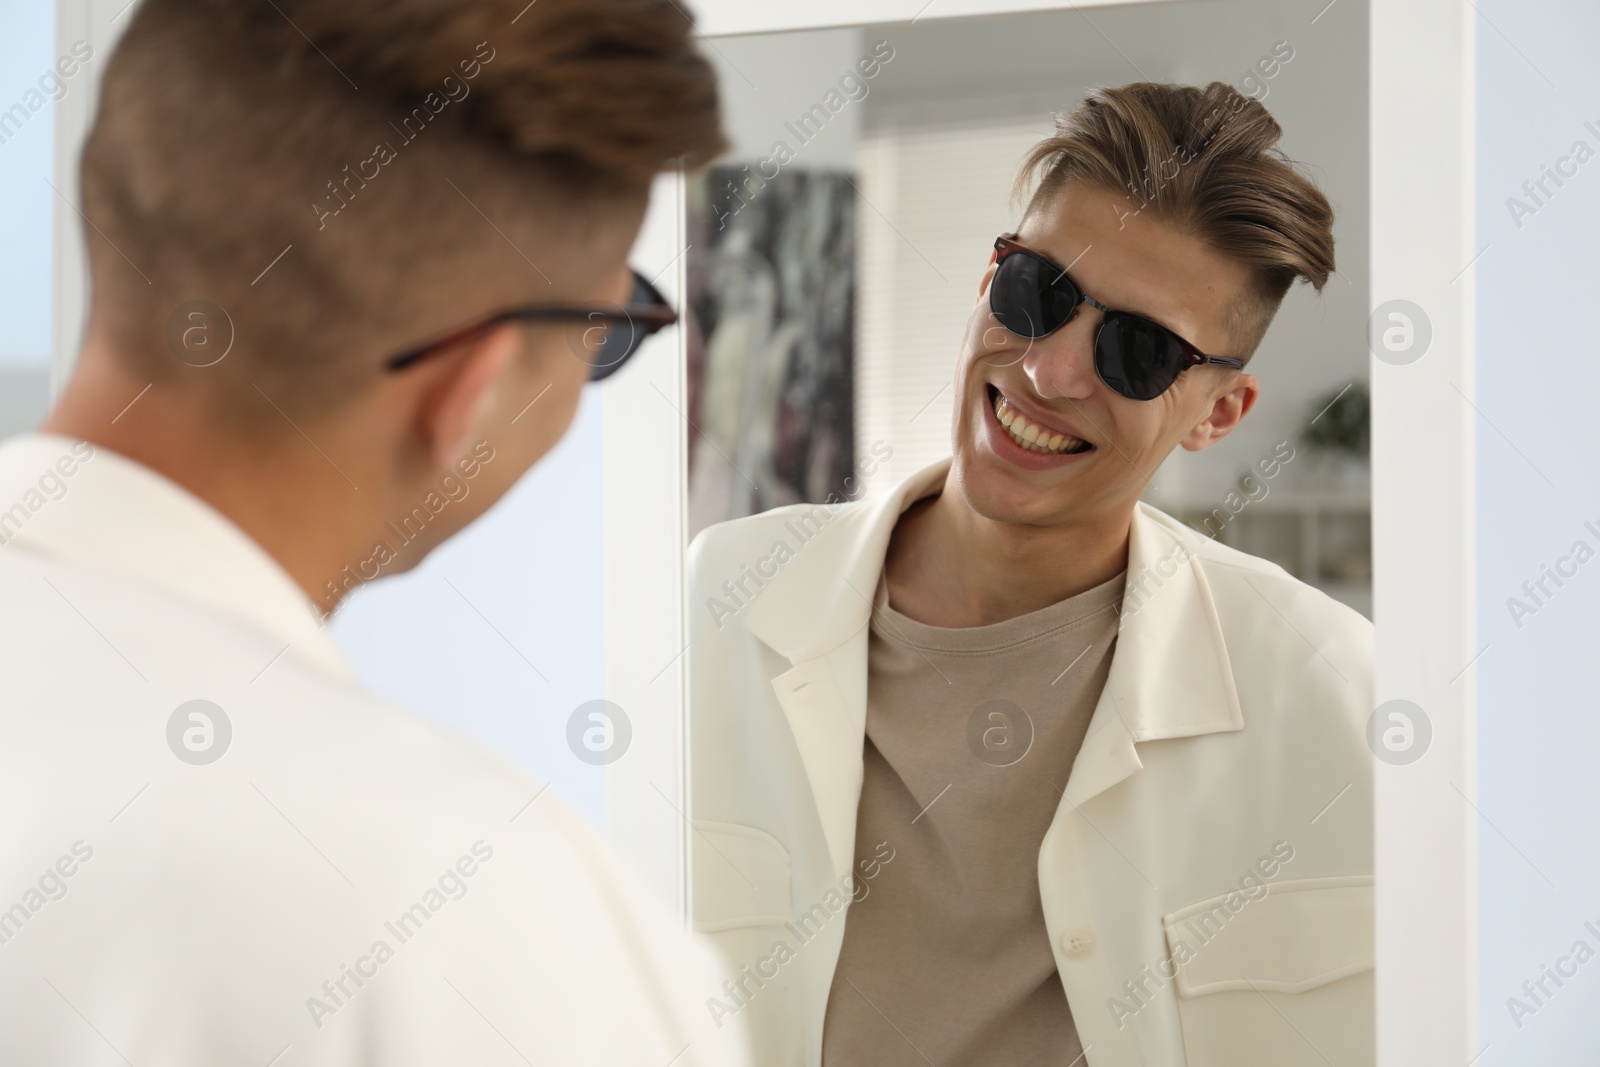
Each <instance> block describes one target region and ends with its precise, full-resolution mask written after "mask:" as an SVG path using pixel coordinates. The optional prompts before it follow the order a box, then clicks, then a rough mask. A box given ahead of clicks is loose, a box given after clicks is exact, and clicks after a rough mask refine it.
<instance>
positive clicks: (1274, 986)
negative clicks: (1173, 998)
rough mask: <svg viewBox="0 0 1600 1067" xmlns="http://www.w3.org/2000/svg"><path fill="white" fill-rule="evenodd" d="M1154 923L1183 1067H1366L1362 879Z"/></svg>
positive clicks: (1195, 908)
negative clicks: (1167, 957) (1170, 970)
mask: <svg viewBox="0 0 1600 1067" xmlns="http://www.w3.org/2000/svg"><path fill="white" fill-rule="evenodd" d="M1162 923H1163V925H1164V926H1165V928H1166V936H1167V949H1168V951H1169V952H1171V953H1172V958H1173V960H1174V962H1176V963H1177V964H1178V968H1177V970H1178V973H1177V976H1176V978H1175V982H1174V984H1175V985H1176V987H1177V993H1178V1015H1179V1019H1180V1020H1181V1023H1182V1026H1183V1046H1184V1053H1185V1056H1186V1058H1187V1060H1188V1067H1326V1065H1327V1064H1329V1063H1335V1064H1339V1065H1340V1067H1363V1065H1370V1064H1372V1063H1373V1062H1374V1061H1375V1059H1376V1052H1375V1034H1374V1023H1373V1019H1374V993H1373V980H1372V966H1373V957H1374V954H1373V887H1372V878H1371V876H1370V875H1363V876H1353V877H1340V878H1305V879H1298V880H1290V881H1283V882H1274V883H1271V884H1270V887H1269V888H1268V891H1267V892H1266V893H1265V895H1263V896H1260V897H1258V898H1257V899H1254V900H1251V899H1249V898H1247V897H1245V896H1244V895H1243V894H1242V893H1239V892H1234V893H1228V894H1225V895H1223V896H1219V897H1213V898H1211V899H1210V900H1203V901H1200V902H1198V903H1196V904H1192V905H1190V906H1189V907H1186V908H1183V909H1181V910H1179V911H1175V912H1173V913H1172V914H1170V915H1167V916H1164V917H1163V919H1162Z"/></svg>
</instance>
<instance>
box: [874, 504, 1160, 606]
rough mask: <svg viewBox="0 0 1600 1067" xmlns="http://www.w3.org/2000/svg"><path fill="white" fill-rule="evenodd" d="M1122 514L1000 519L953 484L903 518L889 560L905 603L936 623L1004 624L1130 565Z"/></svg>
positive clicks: (896, 601) (893, 592)
mask: <svg viewBox="0 0 1600 1067" xmlns="http://www.w3.org/2000/svg"><path fill="white" fill-rule="evenodd" d="M1131 523H1132V514H1131V512H1130V513H1129V514H1128V515H1125V516H1123V518H1122V520H1121V521H1120V522H1106V521H1099V522H1090V523H1084V524H1072V525H1061V526H1050V527H1044V526H1031V525H1023V524H1019V523H1003V522H995V521H993V520H990V519H986V518H984V517H983V516H982V515H979V514H978V513H977V512H975V511H973V510H972V508H971V507H970V506H968V504H967V503H966V501H965V500H964V499H962V498H961V496H960V494H959V491H958V490H955V489H954V488H953V487H952V486H949V485H948V484H947V485H946V488H945V491H944V492H942V493H940V494H939V495H938V496H936V497H932V498H930V499H925V500H921V501H918V502H917V503H916V504H914V505H912V507H911V508H909V509H908V510H907V511H906V512H905V513H904V514H902V515H901V516H900V521H899V522H898V523H897V524H896V525H895V529H894V534H893V535H892V536H891V538H890V540H889V550H888V554H887V557H886V559H885V561H884V569H885V571H886V572H887V577H888V582H889V600H890V603H892V604H893V605H894V608H895V610H896V611H898V612H900V613H901V614H903V615H907V616H909V617H911V618H913V619H916V620H917V621H918V622H923V623H927V624H929V625H930V626H948V627H967V626H985V625H988V624H990V623H996V622H1003V621H1005V620H1006V619H1013V618H1016V617H1017V616H1019V615H1026V614H1028V613H1029V612H1033V611H1038V610H1040V609H1041V608H1046V607H1049V606H1050V605H1051V604H1055V603H1058V602H1059V601H1062V600H1065V599H1067V598H1068V597H1072V596H1076V595H1077V594H1079V593H1082V592H1085V591H1086V590H1089V589H1093V588H1094V587H1095V586H1097V585H1101V584H1103V583H1105V582H1107V581H1109V580H1111V578H1113V577H1115V576H1116V575H1117V574H1118V573H1119V572H1121V571H1122V570H1123V569H1125V568H1126V567H1127V563H1128V532H1129V529H1130V526H1131Z"/></svg>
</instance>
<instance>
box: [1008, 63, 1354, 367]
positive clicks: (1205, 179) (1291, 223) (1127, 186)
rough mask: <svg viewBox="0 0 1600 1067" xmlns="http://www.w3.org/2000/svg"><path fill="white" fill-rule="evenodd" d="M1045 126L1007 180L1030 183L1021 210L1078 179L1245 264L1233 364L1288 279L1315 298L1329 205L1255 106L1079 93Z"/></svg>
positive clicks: (1198, 94) (1327, 252) (1182, 94)
mask: <svg viewBox="0 0 1600 1067" xmlns="http://www.w3.org/2000/svg"><path fill="white" fill-rule="evenodd" d="M1055 126H1056V129H1055V134H1054V135H1053V136H1051V137H1048V138H1046V139H1045V140H1043V141H1041V142H1040V143H1039V144H1038V145H1037V146H1035V147H1034V149H1033V151H1032V152H1030V153H1029V154H1028V157H1027V159H1026V160H1025V161H1024V162H1023V164H1022V168H1021V170H1020V171H1019V173H1018V175H1017V182H1016V188H1015V190H1014V191H1015V192H1016V193H1018V194H1020V193H1021V192H1022V191H1023V190H1024V189H1025V188H1026V186H1027V184H1028V183H1029V182H1030V181H1031V180H1033V179H1034V177H1035V176H1037V177H1038V185H1037V187H1036V188H1035V189H1034V192H1033V196H1032V198H1031V199H1030V200H1029V202H1028V210H1029V211H1031V210H1032V209H1033V208H1034V206H1035V205H1038V204H1040V203H1042V202H1045V201H1048V200H1049V199H1050V198H1052V197H1054V196H1055V195H1056V193H1058V192H1059V191H1060V190H1061V187H1062V186H1063V185H1065V184H1066V183H1067V182H1081V183H1083V184H1085V185H1090V186H1094V187H1097V188H1100V189H1104V190H1106V191H1108V192H1113V193H1119V194H1122V195H1123V196H1125V197H1127V198H1129V199H1130V200H1131V201H1132V206H1131V207H1130V210H1137V211H1149V212H1151V213H1152V214H1153V215H1154V216H1155V217H1156V218H1157V219H1158V220H1160V221H1161V222H1163V223H1165V224H1166V225H1168V226H1171V227H1173V228H1174V229H1176V230H1178V231H1179V232H1182V233H1186V234H1190V235H1193V236H1195V237H1197V238H1199V239H1200V240H1201V241H1203V242H1205V243H1206V244H1207V245H1208V246H1209V247H1211V248H1213V249H1215V250H1216V251H1218V252H1221V253H1223V254H1225V255H1228V256H1230V257H1232V258H1235V259H1237V260H1239V261H1240V262H1242V263H1244V264H1245V265H1247V266H1248V267H1249V268H1250V270H1251V274H1252V276H1253V278H1254V285H1253V286H1252V288H1251V291H1250V293H1249V294H1248V296H1247V298H1246V300H1245V301H1243V302H1242V304H1239V305H1235V306H1234V307H1232V308H1231V309H1230V311H1229V314H1228V321H1227V322H1226V324H1225V325H1226V327H1227V329H1228V331H1229V333H1230V334H1231V335H1232V336H1233V337H1234V339H1235V341H1236V344H1237V346H1238V347H1237V349H1236V351H1237V352H1238V353H1239V354H1240V355H1241V358H1245V359H1248V358H1249V357H1250V355H1252V354H1253V353H1254V352H1255V350H1256V346H1258V345H1259V344H1260V343H1261V339H1262V337H1263V336H1265V335H1266V332H1267V327H1268V326H1269V325H1271V323H1272V318H1273V316H1274V315H1276V314H1277V311H1278V307H1279V305H1281V304H1282V303H1283V298H1284V295H1285V294H1286V293H1287V292H1288V291H1289V287H1290V286H1291V285H1293V284H1294V280H1295V279H1296V278H1304V279H1305V280H1306V281H1308V282H1310V283H1311V285H1312V287H1313V288H1314V289H1316V291H1317V292H1319V293H1320V292H1321V291H1322V287H1323V285H1324V284H1325V283H1326V282H1327V280H1328V275H1329V274H1330V273H1331V272H1332V271H1333V269H1334V264H1333V208H1332V207H1331V206H1330V205H1329V204H1328V198H1327V197H1325V196H1324V195H1323V194H1322V192H1321V191H1320V190H1318V189H1317V187H1316V185H1314V184H1313V183H1312V181H1311V180H1310V179H1309V178H1307V177H1306V176H1305V175H1304V174H1302V173H1301V172H1300V171H1299V170H1298V169H1297V167H1296V165H1295V164H1294V162H1293V161H1291V160H1290V159H1289V158H1288V157H1286V156H1285V155H1284V154H1283V152H1282V151H1281V150H1280V149H1279V148H1277V147H1276V146H1277V143H1278V140H1279V138H1280V137H1282V136H1283V129H1282V127H1280V126H1279V125H1278V123H1277V121H1276V120H1275V119H1273V117H1272V116H1271V115H1270V114H1269V113H1268V112H1267V109H1266V108H1265V107H1263V106H1262V104H1261V102H1260V101H1259V100H1255V99H1252V98H1250V97H1247V96H1245V95H1244V94H1243V93H1241V92H1239V91H1238V90H1237V89H1235V88H1233V87H1232V86H1230V85H1228V84H1227V83H1225V82H1220V81H1218V82H1212V83H1211V84H1210V85H1207V86H1206V87H1205V88H1204V89H1201V88H1197V87H1195V86H1190V85H1163V84H1158V83H1155V82H1134V83H1132V84H1129V85H1124V86H1121V87H1120V88H1114V89H1113V88H1104V87H1101V88H1096V89H1092V90H1090V92H1089V93H1088V95H1087V96H1085V97H1084V101H1083V104H1082V105H1080V106H1079V107H1078V108H1077V109H1076V110H1074V111H1071V112H1068V113H1065V114H1058V115H1056V117H1055ZM1228 354H1229V355H1233V354H1235V353H1234V352H1229V353H1228Z"/></svg>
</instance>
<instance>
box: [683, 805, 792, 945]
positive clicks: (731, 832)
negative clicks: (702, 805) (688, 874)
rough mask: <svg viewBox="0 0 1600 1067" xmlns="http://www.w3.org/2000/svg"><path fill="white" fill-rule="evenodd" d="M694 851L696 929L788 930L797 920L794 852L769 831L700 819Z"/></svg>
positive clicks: (708, 930)
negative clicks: (792, 875)
mask: <svg viewBox="0 0 1600 1067" xmlns="http://www.w3.org/2000/svg"><path fill="white" fill-rule="evenodd" d="M689 851H690V857H691V868H692V871H693V880H694V885H693V890H692V897H691V899H692V900H693V903H694V925H695V929H697V930H699V931H701V932H703V933H708V934H715V933H721V932H723V931H726V930H737V929H740V928H742V927H751V926H782V925H783V924H784V923H786V922H788V921H789V920H790V919H791V918H792V917H793V915H792V912H793V893H792V891H791V889H790V872H789V850H788V849H786V848H784V847H783V842H781V841H779V840H778V839H777V838H776V837H773V836H772V835H771V834H769V833H767V832H766V831H765V830H758V829H756V828H755V827H754V826H744V825H741V824H739V823H731V822H715V821H712V820H709V819H696V820H695V821H694V839H693V841H692V842H691V843H690V850H689Z"/></svg>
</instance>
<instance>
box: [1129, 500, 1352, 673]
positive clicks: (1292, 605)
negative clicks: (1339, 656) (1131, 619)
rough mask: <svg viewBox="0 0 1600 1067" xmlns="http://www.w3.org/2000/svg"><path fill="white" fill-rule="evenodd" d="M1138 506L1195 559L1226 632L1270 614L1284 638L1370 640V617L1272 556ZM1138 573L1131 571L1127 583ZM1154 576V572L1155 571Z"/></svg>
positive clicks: (1153, 509)
mask: <svg viewBox="0 0 1600 1067" xmlns="http://www.w3.org/2000/svg"><path fill="white" fill-rule="evenodd" d="M1140 507H1141V508H1142V509H1143V513H1144V515H1145V517H1146V518H1147V519H1149V520H1150V521H1153V522H1156V523H1158V524H1159V525H1160V526H1161V527H1162V528H1163V529H1165V530H1167V531H1168V532H1169V533H1170V535H1171V537H1172V539H1173V540H1174V541H1175V542H1177V543H1178V544H1181V545H1182V546H1183V553H1182V554H1183V555H1185V556H1186V557H1187V558H1188V559H1191V560H1193V561H1194V562H1196V563H1197V564H1198V565H1199V568H1200V571H1201V573H1202V574H1203V575H1204V578H1205V581H1206V584H1207V587H1208V589H1209V592H1210V594H1211V597H1212V601H1213V603H1214V604H1215V606H1216V608H1217V611H1218V617H1219V619H1220V620H1221V623H1222V625H1223V627H1224V632H1225V633H1226V631H1227V630H1228V629H1229V628H1232V627H1237V626H1242V625H1246V624H1249V623H1253V620H1256V619H1259V618H1261V617H1269V618H1271V619H1274V620H1277V621H1278V622H1279V623H1281V624H1282V625H1280V626H1278V627H1277V628H1276V629H1275V630H1274V631H1273V632H1276V633H1278V635H1279V636H1280V637H1282V638H1284V639H1285V640H1299V638H1296V636H1295V631H1296V630H1297V629H1298V631H1299V632H1300V633H1302V634H1305V635H1307V636H1312V635H1320V636H1325V637H1327V638H1328V639H1343V640H1353V641H1357V642H1366V643H1367V644H1368V645H1369V646H1370V644H1371V641H1372V622H1371V620H1369V619H1368V618H1367V617H1366V616H1364V615H1362V614H1361V613H1360V612H1359V611H1357V610H1355V609H1354V608H1352V607H1350V606H1349V605H1348V604H1345V603H1343V602H1341V601H1339V600H1336V599H1335V598H1334V597H1332V596H1330V595H1329V594H1328V593H1326V592H1324V591H1323V590H1321V589H1318V588H1317V587H1316V586H1314V585H1311V584H1310V583H1308V582H1306V581H1303V580H1302V579H1300V578H1297V577H1295V576H1294V575H1293V574H1290V573H1289V572H1288V571H1287V570H1285V569H1284V568H1283V567H1282V566H1280V565H1279V564H1277V563H1274V562H1272V561H1271V560H1268V559H1263V558H1261V557H1260V556H1253V555H1251V554H1250V553H1248V552H1244V551H1242V550H1240V549H1237V548H1234V547H1233V546H1231V545H1225V544H1223V543H1221V542H1220V541H1218V540H1216V539H1215V538H1212V537H1207V536H1205V535H1203V534H1201V533H1200V532H1198V531H1196V530H1194V529H1193V528H1191V527H1190V526H1188V525H1187V524H1185V523H1183V522H1181V521H1180V520H1178V519H1176V518H1174V517H1172V516H1171V515H1169V514H1167V513H1166V512H1163V511H1161V510H1160V509H1158V508H1155V507H1152V506H1150V505H1148V504H1141V505H1140ZM1158 562H1159V561H1158ZM1137 577H1138V576H1130V585H1133V584H1134V582H1135V580H1136V579H1137ZM1154 577H1157V578H1159V577H1160V576H1159V573H1158V574H1156V575H1155V576H1154ZM1368 657H1369V658H1370V648H1369V652H1368Z"/></svg>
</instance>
